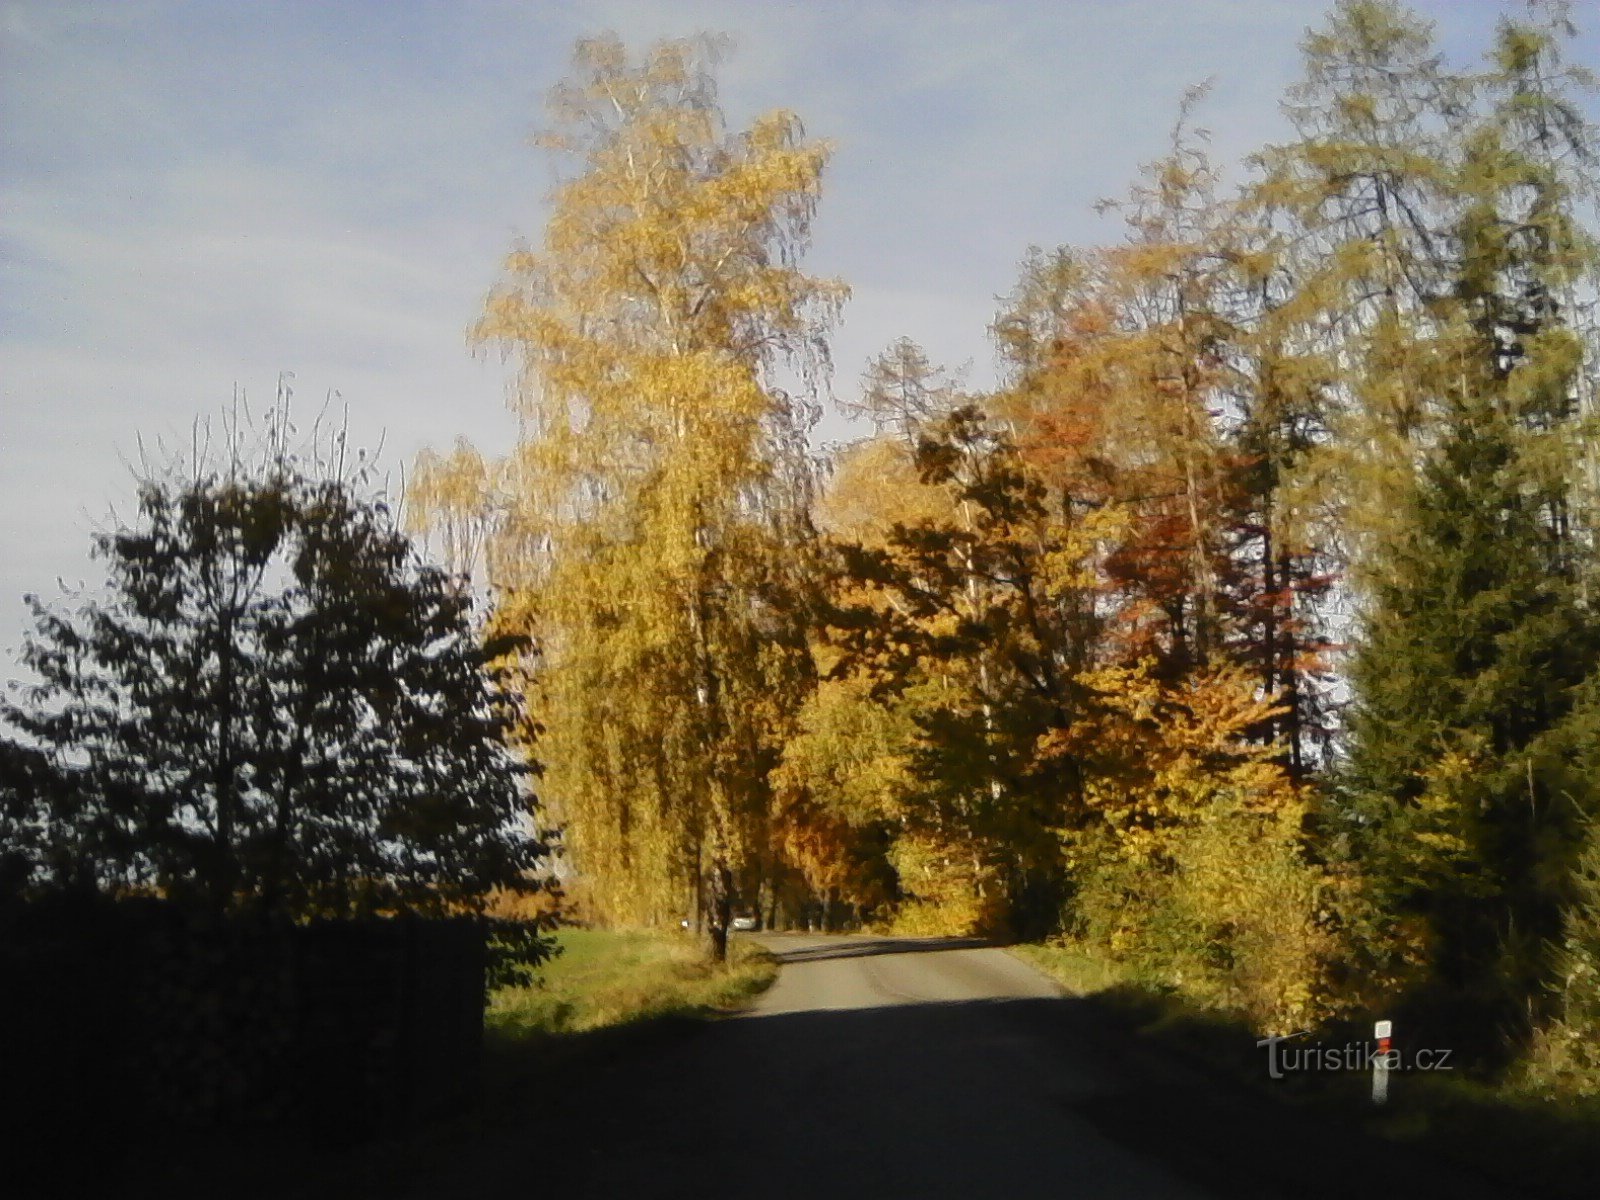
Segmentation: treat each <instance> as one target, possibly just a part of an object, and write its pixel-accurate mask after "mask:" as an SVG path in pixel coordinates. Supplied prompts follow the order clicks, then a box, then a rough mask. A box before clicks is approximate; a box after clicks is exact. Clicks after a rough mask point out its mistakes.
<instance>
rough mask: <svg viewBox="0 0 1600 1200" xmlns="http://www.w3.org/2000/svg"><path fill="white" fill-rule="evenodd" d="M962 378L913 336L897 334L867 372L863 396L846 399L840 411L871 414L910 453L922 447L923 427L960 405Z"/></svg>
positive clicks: (878, 428) (864, 414)
mask: <svg viewBox="0 0 1600 1200" xmlns="http://www.w3.org/2000/svg"><path fill="white" fill-rule="evenodd" d="M957 395H958V393H957V388H956V380H955V378H954V377H953V376H951V374H950V373H949V372H947V371H945V370H944V369H943V368H942V367H936V366H934V365H933V364H932V363H930V362H929V361H928V356H927V355H926V354H925V353H923V350H922V347H921V346H919V345H917V343H916V342H914V341H912V340H911V339H910V338H907V337H902V338H896V339H895V340H894V341H893V342H891V343H890V345H889V348H888V349H887V350H885V351H884V352H883V353H882V354H880V355H878V357H877V358H875V359H873V360H872V362H871V363H870V364H869V365H868V367H867V369H866V371H865V372H863V373H862V376H861V398H860V399H859V400H856V401H850V402H845V401H841V402H840V404H839V409H840V411H841V412H844V413H846V414H848V415H850V416H859V417H866V418H868V419H869V420H871V422H872V423H873V426H874V427H875V428H876V429H877V431H878V432H879V433H885V432H889V433H893V434H895V435H897V436H898V437H899V439H900V442H901V444H902V445H903V446H904V447H905V449H906V452H907V453H913V452H915V451H916V448H917V438H918V437H919V436H920V434H921V432H922V430H923V429H924V428H925V427H927V426H929V425H932V424H933V423H935V422H936V421H937V420H938V419H939V418H940V417H942V416H944V415H946V414H947V413H949V412H950V411H951V410H952V409H954V408H955V407H956V402H957Z"/></svg>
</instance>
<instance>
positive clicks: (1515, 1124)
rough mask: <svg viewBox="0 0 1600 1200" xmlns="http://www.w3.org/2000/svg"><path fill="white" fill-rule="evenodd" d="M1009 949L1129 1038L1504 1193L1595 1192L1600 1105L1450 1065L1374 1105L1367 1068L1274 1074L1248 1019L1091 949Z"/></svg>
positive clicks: (1407, 1076)
mask: <svg viewBox="0 0 1600 1200" xmlns="http://www.w3.org/2000/svg"><path fill="white" fill-rule="evenodd" d="M1010 949H1011V952H1012V953H1013V954H1015V955H1017V956H1018V957H1019V958H1021V959H1023V960H1024V961H1026V962H1029V963H1031V964H1033V965H1034V966H1036V967H1038V968H1039V969H1040V970H1042V971H1043V972H1045V974H1047V975H1049V976H1051V977H1052V978H1053V979H1055V980H1056V981H1057V982H1059V983H1061V984H1062V985H1063V986H1064V987H1065V988H1066V989H1067V990H1068V991H1070V992H1072V993H1073V994H1074V995H1077V996H1079V997H1081V998H1083V999H1084V1000H1085V1001H1087V1002H1088V1003H1090V1004H1093V1005H1095V1006H1096V1007H1097V1008H1099V1009H1101V1010H1102V1011H1103V1012H1105V1013H1107V1014H1108V1016H1110V1017H1111V1018H1112V1019H1113V1020H1115V1021H1116V1022H1117V1023H1118V1024H1120V1025H1121V1026H1122V1027H1123V1028H1125V1029H1127V1030H1128V1031H1129V1032H1130V1033H1131V1034H1132V1035H1133V1036H1135V1037H1138V1038H1139V1039H1141V1040H1142V1041H1144V1042H1145V1043H1147V1044H1149V1045H1152V1046H1156V1047H1159V1048H1160V1049H1162V1050H1163V1051H1166V1052H1168V1053H1172V1054H1174V1055H1176V1056H1177V1057H1179V1058H1181V1059H1183V1060H1185V1061H1186V1062H1188V1063H1190V1064H1191V1065H1193V1066H1195V1067H1197V1068H1199V1069H1201V1070H1203V1071H1206V1072H1209V1073H1212V1074H1215V1075H1220V1076H1222V1077H1225V1078H1226V1079H1228V1080H1230V1081H1231V1082H1233V1083H1235V1084H1240V1085H1243V1086H1245V1087H1247V1088H1249V1089H1250V1090H1251V1091H1254V1092H1258V1093H1260V1094H1263V1095H1267V1096H1269V1097H1271V1098H1272V1099H1274V1100H1276V1101H1278V1102H1281V1103H1283V1104H1286V1105H1291V1106H1293V1107H1296V1108H1300V1109H1303V1110H1305V1111H1307V1112H1308V1113H1322V1114H1327V1115H1328V1116H1330V1117H1338V1118H1340V1119H1345V1120H1355V1121H1357V1122H1359V1124H1360V1127H1361V1128H1363V1129H1365V1130H1366V1131H1367V1132H1369V1133H1372V1134H1375V1135H1377V1136H1379V1137H1382V1138H1386V1139H1388V1140H1390V1141H1392V1142H1395V1143H1397V1144H1404V1145H1409V1146H1412V1147H1414V1148H1416V1149H1417V1150H1418V1151H1420V1152H1422V1153H1423V1154H1426V1155H1431V1156H1434V1157H1436V1158H1438V1159H1443V1160H1448V1161H1451V1162H1454V1163H1456V1164H1457V1165H1459V1166H1462V1167H1466V1168H1468V1169H1470V1170H1472V1171H1473V1172H1475V1173H1477V1174H1479V1175H1481V1176H1483V1177H1484V1178H1487V1179H1490V1180H1494V1181H1495V1182H1496V1183H1497V1184H1499V1185H1501V1186H1504V1187H1505V1188H1506V1189H1507V1194H1508V1195H1528V1196H1549V1197H1572V1198H1573V1200H1577V1198H1578V1197H1583V1198H1585V1200H1587V1198H1588V1197H1592V1196H1593V1195H1594V1180H1595V1177H1596V1175H1597V1174H1600V1103H1596V1102H1595V1101H1592V1100H1591V1101H1585V1102H1579V1101H1576V1100H1568V1101H1551V1100H1549V1099H1543V1098H1538V1097H1534V1096H1532V1095H1529V1094H1528V1093H1527V1092H1525V1091H1522V1090H1519V1089H1518V1088H1516V1087H1515V1086H1514V1085H1512V1084H1509V1083H1503V1082H1499V1081H1496V1080H1486V1079H1480V1078H1474V1077H1472V1076H1470V1075H1468V1074H1467V1073H1465V1072H1460V1071H1452V1072H1424V1073H1404V1074H1397V1075H1395V1076H1394V1077H1393V1078H1392V1079H1391V1083H1390V1100H1389V1103H1388V1104H1387V1105H1386V1106H1385V1107H1383V1108H1374V1107H1373V1106H1372V1104H1371V1099H1370V1088H1371V1075H1370V1073H1369V1072H1367V1071H1328V1072H1317V1071H1312V1072H1303V1073H1292V1074H1287V1075H1286V1077H1285V1078H1282V1079H1272V1078H1270V1077H1269V1076H1268V1072H1267V1061H1266V1057H1265V1056H1266V1051H1265V1050H1263V1049H1261V1048H1258V1047H1257V1046H1256V1039H1257V1037H1258V1036H1259V1035H1258V1034H1257V1032H1256V1031H1255V1030H1253V1029H1251V1028H1250V1026H1249V1025H1248V1024H1247V1023H1246V1022H1244V1021H1243V1020H1241V1019H1239V1018H1238V1017H1236V1016H1233V1015H1231V1014H1228V1013H1222V1012H1218V1011H1216V1010H1215V1009H1208V1008H1203V1007H1201V1006H1199V1005H1197V1004H1195V1003H1194V1002H1192V1001H1190V1000H1189V999H1187V998H1185V997H1184V996H1182V995H1181V994H1178V993H1175V992H1173V991H1171V990H1164V989H1161V988H1157V987H1153V986H1150V985H1149V984H1147V983H1145V982H1143V981H1141V980H1139V979H1138V978H1137V977H1135V976H1134V975H1132V974H1131V973H1130V972H1129V971H1127V970H1126V969H1125V968H1123V967H1121V966H1120V965H1119V964H1117V963H1115V962H1112V961H1109V960H1107V959H1106V958H1104V957H1103V956H1099V955H1096V954H1095V953H1094V952H1093V950H1092V949H1089V948H1085V947H1082V946H1079V945H1074V944H1038V943H1029V944H1023V945H1017V946H1012V947H1011V948H1010ZM1367 1031H1370V1027H1367ZM1362 1036H1364V1035H1363V1032H1362V1030H1360V1029H1358V1028H1357V1027H1355V1026H1350V1027H1349V1028H1344V1029H1340V1030H1337V1031H1325V1032H1321V1033H1319V1034H1317V1035H1314V1038H1313V1040H1315V1041H1317V1042H1319V1043H1321V1044H1322V1045H1325V1046H1330V1047H1336V1046H1342V1045H1344V1044H1345V1043H1346V1042H1347V1040H1350V1041H1355V1040H1359V1039H1360V1038H1361V1037H1362Z"/></svg>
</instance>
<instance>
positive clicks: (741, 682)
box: [472, 36, 847, 954]
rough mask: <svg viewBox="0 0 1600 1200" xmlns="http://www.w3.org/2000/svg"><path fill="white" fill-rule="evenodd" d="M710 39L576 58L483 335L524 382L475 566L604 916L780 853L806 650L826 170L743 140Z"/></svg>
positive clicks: (795, 148)
mask: <svg viewBox="0 0 1600 1200" xmlns="http://www.w3.org/2000/svg"><path fill="white" fill-rule="evenodd" d="M716 52H717V44H716V43H715V42H714V41H712V40H710V39H701V40H698V41H668V42H662V43H659V44H657V45H655V46H653V47H652V48H651V49H650V50H649V51H648V52H647V53H646V54H645V55H644V56H643V58H642V59H641V60H639V61H635V60H634V59H632V58H631V57H630V56H629V54H628V52H627V51H626V49H625V48H624V46H623V45H622V43H621V42H620V41H618V40H617V39H616V38H615V37H614V36H605V37H600V38H596V39H592V40H586V41H583V42H580V43H579V44H578V46H577V50H576V54H575V59H574V65H575V70H574V74H573V76H572V77H571V78H570V79H569V80H568V81H567V82H565V83H563V84H561V85H559V86H558V87H557V88H555V89H554V91H553V92H552V94H551V98H550V114H551V117H552V128H551V130H550V131H549V132H548V133H547V134H546V135H545V136H544V137H543V139H542V143H543V144H544V145H545V146H546V147H547V148H550V149H553V150H555V151H558V152H563V153H565V154H567V155H569V156H571V157H572V158H574V159H575V160H576V161H577V163H578V164H579V167H580V169H579V171H578V172H577V173H576V174H575V175H573V176H572V177H571V178H569V179H567V180H566V181H565V182H563V183H561V184H560V185H559V186H558V187H557V188H556V189H555V191H554V193H553V195H552V198H551V213H550V218H549V221H548V223H547V225H546V228H545V235H544V239H543V243H542V245H540V246H539V247H537V248H535V247H525V248H519V249H517V250H516V251H515V252H514V253H512V254H511V256H510V258H509V259H508V261H507V271H508V278H507V281H506V283H505V284H504V285H503V286H501V287H499V288H497V289H496V290H495V291H494V292H493V293H492V294H491V296H490V297H489V300H488V302H487V305H486V308H485V312H484V315H483V317H482V319H481V320H480V321H479V322H478V324H477V326H476V327H475V329H474V330H473V334H472V336H473V339H474V340H475V341H476V342H477V343H478V344H480V345H485V346H498V347H500V348H502V349H503V350H504V351H505V352H506V353H507V354H508V355H509V356H510V357H511V358H513V359H514V360H515V361H516V363H517V366H518V368H519V376H518V378H519V386H518V388H517V390H516V393H515V398H514V401H513V403H514V406H515V409H516V411H517V414H518V416H519V418H520V420H521V429H522V433H521V437H520V441H519V444H518V445H517V447H516V449H515V450H514V451H513V453H512V454H511V456H510V458H509V459H508V461H507V462H506V463H505V464H504V465H503V469H502V470H501V471H500V472H499V475H498V478H499V487H498V489H497V491H496V493H495V494H493V495H492V496H486V497H484V500H485V501H486V502H488V503H490V504H492V505H493V506H494V508H495V511H494V514H493V515H494V532H493V535H492V537H491V539H490V545H489V548H488V560H489V567H490V582H491V584H492V585H493V587H494V589H495V596H496V601H495V603H496V614H495V620H496V624H497V625H498V626H499V627H500V628H502V629H505V630H514V631H525V632H527V633H529V634H531V635H532V636H533V637H535V638H536V639H537V647H538V649H537V655H536V657H535V659H534V660H533V661H532V662H530V664H528V666H529V669H528V673H527V678H528V688H529V699H530V704H531V708H532V714H533V719H534V720H535V721H536V722H537V723H538V724H539V725H540V726H541V727H542V728H543V730H544V734H543V739H542V741H541V745H542V746H543V748H544V755H545V759H546V790H547V793H548V795H549V797H550V801H551V803H552V805H553V806H554V808H555V809H556V810H557V812H558V813H559V815H560V817H561V818H562V819H563V820H564V821H565V825H566V830H567V844H568V847H569V850H570V853H571V855H572V857H573V859H574V860H575V864H576V866H577V868H578V870H579V871H580V872H581V874H582V875H583V877H584V879H585V881H586V884H587V886H588V888H589V889H590V892H591V894H592V895H594V896H595V897H596V899H597V902H598V904H599V906H600V907H601V908H603V909H604V911H605V912H606V914H607V915H609V916H611V917H612V918H614V919H618V920H624V921H644V920H652V919H662V918H664V917H667V916H670V915H672V914H674V913H681V912H683V911H685V910H686V909H687V908H688V907H689V906H690V905H693V906H694V911H696V912H704V913H705V914H706V915H708V916H709V924H710V929H711V932H712V936H713V941H714V943H715V946H716V949H717V952H718V953H719V954H722V953H724V952H725V944H726V929H727V925H728V921H729V916H730V910H731V908H732V906H733V904H734V903H735V890H736V887H737V886H738V880H739V878H740V876H741V875H742V874H743V873H744V871H745V868H746V867H747V866H748V865H749V864H750V863H751V862H753V861H755V860H758V859H759V858H760V856H761V855H762V854H763V853H766V848H767V847H768V846H770V844H771V840H772V839H771V837H770V833H769V829H768V821H769V809H770V789H769V787H768V785H767V773H768V771H769V769H770V768H771V766H772V765H773V763H774V762H775V755H776V747H777V745H778V741H779V738H780V736H781V733H782V731H783V729H784V728H785V727H786V723H787V721H788V720H789V717H790V713H791V710H792V708H793V706H794V705H795V704H796V703H797V702H798V699H799V698H800V697H801V696H803V694H804V691H805V686H804V683H805V677H806V675H807V672H808V670H809V661H810V660H809V656H808V654H807V652H806V647H805V641H804V622H803V619H802V617H801V615H800V613H799V607H798V606H799V601H800V597H801V596H802V594H803V592H804V588H805V572H804V571H803V570H802V569H801V566H802V556H803V553H804V550H803V543H804V541H805V539H806V536H807V531H808V529H809V524H808V520H809V518H808V515H807V510H808V503H809V495H808V491H809V486H810V485H809V460H808V458H807V454H806V445H805V435H806V431H807V429H808V428H809V426H810V424H811V423H812V421H813V419H814V416H815V413H816V405H815V401H814V396H815V393H816V391H817V389H818V388H819V387H820V386H822V384H823V382H824V380H825V377H826V370H827V367H828V358H827V346H826V342H825V340H824V338H825V335H826V332H827V330H828V328H829V326H830V325H831V323H832V322H833V321H834V320H835V318H836V315H837V313H838V310H839V307H840V305H841V304H842V302H843V300H844V298H845V296H846V294H847V293H846V289H845V288H844V287H843V285H842V284H839V283H837V282H834V281H831V280H824V279H817V278H813V277H812V276H810V275H807V274H805V273H804V272H802V271H801V270H800V268H799V260H800V257H801V255H802V253H803V251H804V250H805V248H806V245H807V241H808V235H809V229H810V224H811V220H812V216H813V213H814V212H815V209H816V205H817V202H818V198H819V196H820V188H821V180H822V174H823V171H824V168H825V166H826V164H827V161H828V156H829V149H828V147H827V146H826V145H825V144H823V143H819V142H815V141H811V140H808V139H807V138H806V137H805V135H804V132H803V130H802V128H801V125H800V122H799V120H798V119H797V118H796V117H795V116H794V115H793V114H792V113H788V112H782V111H778V112H771V113H768V114H766V115H764V116H761V117H759V118H757V119H756V120H755V121H754V122H753V123H752V124H751V125H750V127H749V128H748V129H744V130H741V131H737V132H734V131H730V130H729V129H728V128H727V127H726V124H725V120H724V117H723V114H722V111H721V109H720V108H719V107H718V103H717V96H716V84H715V77H714V74H713V67H714V64H715V59H716Z"/></svg>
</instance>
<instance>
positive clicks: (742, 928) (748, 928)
mask: <svg viewBox="0 0 1600 1200" xmlns="http://www.w3.org/2000/svg"><path fill="white" fill-rule="evenodd" d="M760 924H761V922H760V921H758V920H756V919H755V918H754V917H751V916H743V917H735V918H734V919H733V921H732V922H731V923H730V924H729V925H728V928H729V929H731V930H733V931H734V932H735V933H753V932H754V931H755V930H756V928H757V927H758V926H760Z"/></svg>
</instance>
